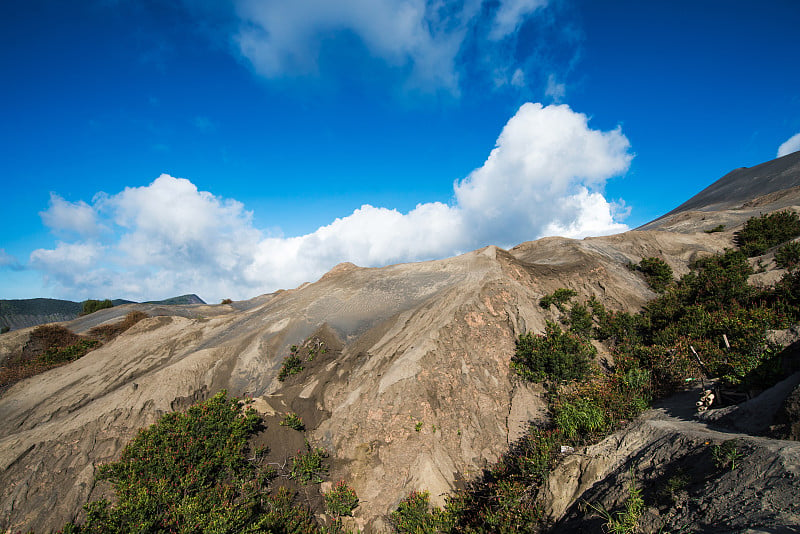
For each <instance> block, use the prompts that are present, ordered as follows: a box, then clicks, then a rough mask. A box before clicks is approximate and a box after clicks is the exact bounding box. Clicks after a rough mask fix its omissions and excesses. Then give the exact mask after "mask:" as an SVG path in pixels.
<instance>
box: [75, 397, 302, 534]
mask: <svg viewBox="0 0 800 534" xmlns="http://www.w3.org/2000/svg"><path fill="white" fill-rule="evenodd" d="M260 424H261V419H260V417H259V416H258V415H257V414H256V412H255V411H254V410H252V409H248V410H246V411H242V403H241V402H239V400H238V399H236V398H232V397H228V396H227V395H226V393H225V392H224V391H223V392H221V393H219V394H217V395H215V396H214V397H212V398H211V399H209V400H207V401H205V402H202V403H200V404H197V405H195V406H192V407H191V408H189V409H188V410H186V411H185V412H175V413H169V414H166V415H165V416H163V417H162V418H161V419H160V420H159V421H158V422H157V423H155V424H154V425H152V426H151V427H150V428H148V429H145V430H141V431H140V432H139V434H138V435H137V436H136V438H134V439H133V441H131V442H130V443H129V444H128V445H127V446H126V447H125V449H124V450H123V452H122V455H121V457H120V459H119V460H118V461H116V462H113V463H110V464H106V465H103V466H101V467H100V469H99V472H98V475H97V478H98V480H107V481H109V482H111V484H112V485H113V487H114V492H115V495H116V499H115V502H113V503H112V502H111V501H108V500H105V499H104V500H100V501H95V502H92V503H90V504H88V505H87V506H86V511H87V518H86V522H85V523H84V524H83V525H80V526H76V525H72V524H70V525H67V527H66V528H65V530H64V532H92V533H94V532H97V533H101V532H102V533H105V532H182V533H201V532H317V531H318V529H317V527H316V523H315V522H314V519H313V516H312V515H311V514H310V512H308V510H306V509H304V508H297V507H293V506H292V501H293V494H292V493H291V492H290V491H289V490H287V489H286V488H281V489H278V490H276V491H275V492H270V491H269V490H270V481H271V480H272V479H273V478H274V476H275V471H274V470H273V469H271V468H269V467H268V466H264V465H263V464H262V462H261V461H259V460H258V455H255V456H253V457H251V455H250V451H249V447H248V444H247V441H248V438H249V437H250V436H251V435H252V434H253V433H254V432H255V431H256V430H257V429H258V428H259V426H260Z"/></svg>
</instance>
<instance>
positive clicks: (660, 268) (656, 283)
mask: <svg viewBox="0 0 800 534" xmlns="http://www.w3.org/2000/svg"><path fill="white" fill-rule="evenodd" d="M636 269H637V270H638V271H639V272H641V273H642V274H644V277H645V280H647V283H648V285H649V286H650V287H651V288H652V289H653V291H655V292H656V293H663V292H664V290H665V289H666V288H667V286H668V285H669V284H671V283H672V268H671V267H670V266H669V265H667V262H665V261H664V260H662V259H659V258H652V257H651V258H643V259H642V261H640V262H639V265H638V266H637V268H636Z"/></svg>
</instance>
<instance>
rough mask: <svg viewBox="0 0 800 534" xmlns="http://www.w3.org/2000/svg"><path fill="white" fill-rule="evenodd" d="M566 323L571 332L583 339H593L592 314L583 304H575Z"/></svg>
mask: <svg viewBox="0 0 800 534" xmlns="http://www.w3.org/2000/svg"><path fill="white" fill-rule="evenodd" d="M566 323H567V324H568V325H569V330H570V332H572V333H574V334H577V335H578V336H580V337H582V338H583V339H590V338H591V337H592V327H593V324H594V321H593V320H592V313H591V312H590V311H589V308H587V307H586V306H585V305H583V304H575V305H574V306H572V308H570V310H569V313H568V314H567V319H566Z"/></svg>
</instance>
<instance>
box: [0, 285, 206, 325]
mask: <svg viewBox="0 0 800 534" xmlns="http://www.w3.org/2000/svg"><path fill="white" fill-rule="evenodd" d="M111 302H112V303H113V304H114V306H121V305H123V304H136V302H135V301H132V300H125V299H114V300H112V301H111ZM147 304H164V305H172V306H177V305H186V304H205V302H204V301H203V299H201V298H200V297H198V296H197V295H195V294H190V295H181V296H179V297H172V298H168V299H164V300H152V301H148V302H147ZM82 309H83V303H82V302H74V301H71V300H59V299H45V298H36V299H11V300H0V327H5V326H7V327H9V328H10V329H11V330H19V329H20V328H28V327H31V326H36V325H40V324H45V323H56V322H61V321H71V320H72V319H75V318H76V317H78V315H80V313H81V310H82Z"/></svg>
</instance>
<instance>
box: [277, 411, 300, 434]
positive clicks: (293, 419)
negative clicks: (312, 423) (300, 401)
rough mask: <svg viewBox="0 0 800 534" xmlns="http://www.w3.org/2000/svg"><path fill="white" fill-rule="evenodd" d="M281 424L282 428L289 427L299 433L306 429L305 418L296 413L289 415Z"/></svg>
mask: <svg viewBox="0 0 800 534" xmlns="http://www.w3.org/2000/svg"><path fill="white" fill-rule="evenodd" d="M280 424H281V426H288V427H289V428H291V429H292V430H297V431H298V432H302V431H304V430H305V429H306V425H305V424H304V423H303V418H302V417H300V416H299V415H297V414H296V413H294V412H292V413H287V414H286V416H285V417H284V418H283V420H282V421H281V422H280Z"/></svg>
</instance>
